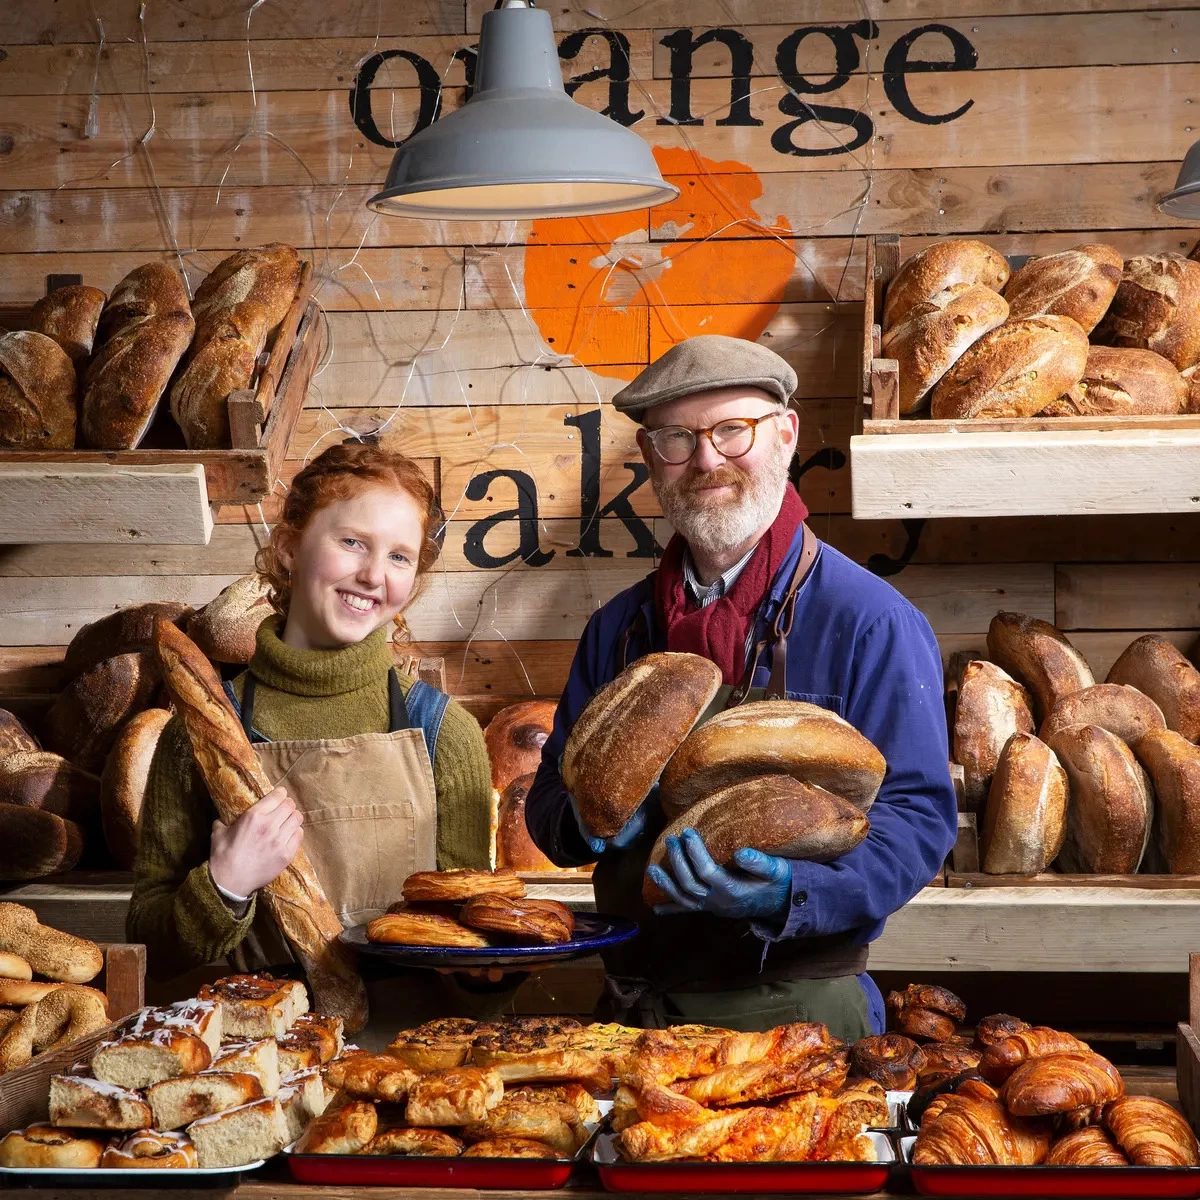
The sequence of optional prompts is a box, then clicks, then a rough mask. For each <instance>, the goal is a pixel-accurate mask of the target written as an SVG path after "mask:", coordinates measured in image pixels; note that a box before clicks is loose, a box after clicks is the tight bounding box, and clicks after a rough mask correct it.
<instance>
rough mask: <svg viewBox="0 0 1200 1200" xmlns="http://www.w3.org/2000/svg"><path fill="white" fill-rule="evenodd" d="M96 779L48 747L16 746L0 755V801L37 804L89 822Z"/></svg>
mask: <svg viewBox="0 0 1200 1200" xmlns="http://www.w3.org/2000/svg"><path fill="white" fill-rule="evenodd" d="M99 799H100V780H99V779H97V778H96V776H95V775H93V774H91V773H90V772H89V771H81V770H80V769H79V768H78V767H76V766H73V765H72V764H71V763H69V762H68V761H67V760H66V759H65V758H63V757H62V755H60V754H53V753H51V752H50V751H49V750H17V751H15V752H14V753H12V754H8V755H6V756H5V757H3V758H0V802H2V803H4V804H20V805H22V806H23V807H25V808H40V809H42V810H43V811H44V812H49V813H54V815H55V816H57V817H66V818H67V819H68V820H70V821H75V822H76V823H77V824H81V825H90V824H91V823H92V822H93V821H94V820H95V817H96V814H97V805H98V803H99Z"/></svg>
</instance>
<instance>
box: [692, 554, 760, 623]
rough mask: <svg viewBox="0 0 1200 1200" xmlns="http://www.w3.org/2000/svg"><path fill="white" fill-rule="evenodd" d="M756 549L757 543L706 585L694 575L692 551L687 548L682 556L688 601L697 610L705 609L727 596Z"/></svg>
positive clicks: (694, 567)
mask: <svg viewBox="0 0 1200 1200" xmlns="http://www.w3.org/2000/svg"><path fill="white" fill-rule="evenodd" d="M757 549H758V543H757V542H755V543H754V545H753V546H751V547H750V549H749V550H747V551H746V553H745V554H743V555H742V557H741V558H739V559H738V561H737V562H735V563H734V564H733V566H732V567H730V568H729V569H728V570H727V571H725V572H723V573H722V574H721V576H720V577H719V578H718V579H716V580H714V581H713V583H712V584H711V585H706V584H703V583H701V582H700V577H699V576H698V575H697V574H696V566H695V563H694V562H693V561H692V551H691V548H690V547H689V548H688V549H687V550H686V551H685V553H684V555H683V586H684V588H685V590H686V591H687V596H688V599H689V600H691V601H692V603H693V604H695V605H696V607H697V608H707V607H708V606H709V605H710V604H715V603H716V602H717V601H718V600H720V599H721V597H722V596H724V595H727V594H728V592H729V589H730V588H731V587H733V585H734V584H735V583H736V582H737V578H738V576H739V575H740V574H741V573H742V571H743V570H744V569H745V566H746V564H747V563H748V562H749V561H750V556H751V555H752V554H753V553H754V551H755V550H757Z"/></svg>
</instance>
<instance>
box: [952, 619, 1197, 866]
mask: <svg viewBox="0 0 1200 1200" xmlns="http://www.w3.org/2000/svg"><path fill="white" fill-rule="evenodd" d="M987 641H988V653H989V655H990V656H991V661H986V660H978V661H974V662H971V663H969V664H968V665H967V666H966V669H965V670H964V672H963V675H962V680H961V683H960V686H959V689H958V703H957V709H956V713H955V721H954V739H953V750H952V754H953V757H954V759H955V761H956V762H958V763H959V764H961V765H962V767H963V772H964V779H965V789H964V803H965V806H966V807H967V808H968V809H970V810H974V811H979V810H982V836H981V845H980V863H981V866H982V868H983V870H984V871H985V872H988V873H989V874H1020V875H1031V874H1037V873H1038V872H1039V871H1043V870H1045V869H1046V868H1047V867H1048V866H1050V865H1051V864H1054V866H1055V867H1056V868H1057V869H1058V870H1059V871H1062V872H1065V873H1080V874H1132V873H1133V872H1136V871H1138V870H1142V871H1151V872H1160V873H1169V874H1188V875H1190V874H1196V873H1200V747H1197V745H1196V740H1197V739H1198V738H1200V671H1197V670H1196V668H1195V667H1194V666H1193V665H1192V664H1191V663H1190V662H1189V661H1188V660H1187V659H1186V658H1185V657H1184V656H1183V655H1182V654H1181V653H1180V652H1179V650H1178V649H1176V647H1175V646H1174V645H1172V643H1171V642H1169V641H1167V639H1165V638H1163V637H1160V636H1159V635H1157V634H1147V635H1145V636H1144V637H1140V638H1137V639H1136V640H1135V641H1134V642H1132V643H1131V644H1130V645H1129V647H1128V648H1127V649H1126V650H1125V652H1124V653H1123V654H1122V655H1121V656H1120V658H1118V659H1117V661H1116V662H1115V663H1114V664H1113V667H1112V669H1111V670H1110V671H1109V673H1108V679H1107V681H1106V682H1104V683H1096V681H1095V679H1094V678H1093V676H1092V672H1091V670H1090V668H1089V667H1088V664H1087V662H1086V661H1085V659H1084V657H1083V655H1081V654H1080V653H1079V651H1078V650H1077V649H1076V648H1075V647H1074V646H1072V645H1071V643H1070V642H1069V641H1068V640H1067V638H1066V637H1065V636H1064V635H1063V634H1062V633H1061V632H1060V631H1059V630H1058V629H1056V628H1055V627H1054V626H1053V625H1050V624H1049V623H1047V622H1045V621H1040V620H1037V619H1036V618H1032V617H1027V616H1024V615H1022V614H1020V613H1007V612H1001V613H998V614H997V615H996V617H995V618H994V619H993V621H992V623H991V627H990V629H989V631H988V639H987ZM1035 730H1036V733H1035Z"/></svg>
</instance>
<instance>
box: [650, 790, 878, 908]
mask: <svg viewBox="0 0 1200 1200" xmlns="http://www.w3.org/2000/svg"><path fill="white" fill-rule="evenodd" d="M687 828H691V829H694V830H695V831H696V832H697V833H698V834H699V835H700V837H701V838H702V839H703V841H704V845H705V847H706V849H707V850H708V852H709V854H711V855H712V856H713V859H714V861H716V862H717V863H718V864H719V865H721V866H728V865H729V864H730V863H732V862H733V856H734V854H735V853H736V852H737V851H738V850H741V849H743V848H745V847H749V848H750V849H753V850H762V851H764V852H765V853H767V854H775V855H779V856H780V857H781V858H802V859H807V860H808V861H810V862H831V861H832V860H833V859H835V858H840V857H841V856H842V855H843V854H846V853H847V852H848V851H850V850H853V849H854V847H855V846H857V845H858V844H859V842H861V841H862V840H863V838H865V837H866V836H867V834H868V833H869V832H870V829H871V823H870V822H869V821H868V820H867V818H866V817H865V816H864V815H863V812H862V810H861V809H860V808H859V807H857V806H856V805H854V804H851V803H850V802H849V801H848V800H843V799H842V797H841V796H835V795H834V794H833V793H832V792H828V791H826V790H825V789H824V788H822V787H817V786H816V785H815V784H811V783H803V782H801V781H800V780H798V779H793V778H792V777H791V776H790V775H758V776H755V777H754V778H751V779H743V780H740V781H739V782H737V783H734V784H731V785H730V786H728V787H723V788H720V789H719V790H717V791H714V792H713V793H712V794H711V795H708V796H706V797H705V798H704V799H702V800H698V801H697V802H696V803H694V804H692V805H690V806H689V807H688V809H687V810H686V811H685V812H684V813H683V814H682V815H681V816H679V817H677V818H676V819H675V820H674V821H672V822H671V824H669V825H668V826H667V827H666V829H664V830H663V831H662V833H661V834H660V835H659V837H658V841H656V842H655V843H654V849H653V850H652V851H651V852H650V861H649V864H648V865H658V866H662V864H663V862H664V861H665V859H666V856H667V844H666V841H667V838H668V837H678V836H679V835H680V834H682V833H683V831H684V829H687ZM642 898H643V899H644V900H645V901H646V903H647V904H664V903H666V902H667V901H668V900H669V899H670V897H669V896H667V895H666V894H665V893H664V892H662V891H661V890H660V889H659V887H658V885H657V884H655V883H654V882H653V881H652V880H651V879H650V876H649V875H648V874H647V876H646V880H645V883H644V884H643V886H642Z"/></svg>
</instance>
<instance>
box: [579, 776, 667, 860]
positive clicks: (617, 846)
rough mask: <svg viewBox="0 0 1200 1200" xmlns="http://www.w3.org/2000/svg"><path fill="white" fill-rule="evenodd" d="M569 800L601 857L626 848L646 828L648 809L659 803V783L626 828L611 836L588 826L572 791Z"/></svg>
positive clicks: (597, 854)
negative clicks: (607, 852) (603, 836)
mask: <svg viewBox="0 0 1200 1200" xmlns="http://www.w3.org/2000/svg"><path fill="white" fill-rule="evenodd" d="M567 800H568V802H569V803H570V805H571V812H572V813H574V814H575V824H576V825H578V826H579V832H580V833H581V834H582V835H583V840H584V841H585V842H587V844H588V846H589V847H590V848H591V851H592V853H593V854H595V855H596V856H597V857H599V856H600V855H601V854H604V853H605V852H606V851H608V850H624V849H625V847H626V846H628V845H630V843H632V842H634V841H636V840H637V837H638V835H639V834H640V833H641V832H642V830H643V829H645V828H646V814H647V810H648V809H649V807H650V805H651V804H657V803H658V784H657V783H656V784H655V785H654V787H653V788H652V789H651V790H650V794H649V795H648V796H647V797H646V799H645V800H643V801H642V803H641V804H640V805H639V806H638V808H637V810H636V811H635V812H634V814H633V816H632V817H630V818H629V820H628V821H627V822H626V823H625V826H624V828H623V829H621V830H620V831H619V832H618V833H616V834H614V835H613V836H612V837H610V838H602V837H597V836H596V835H595V834H594V833H593V832H592V831H591V830H590V829H589V828H588V827H587V825H586V823H585V822H584V819H583V817H582V816H580V814H579V803H578V801H577V800H576V799H575V797H574V796H572V795H571V793H570V792H568V793H567Z"/></svg>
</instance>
